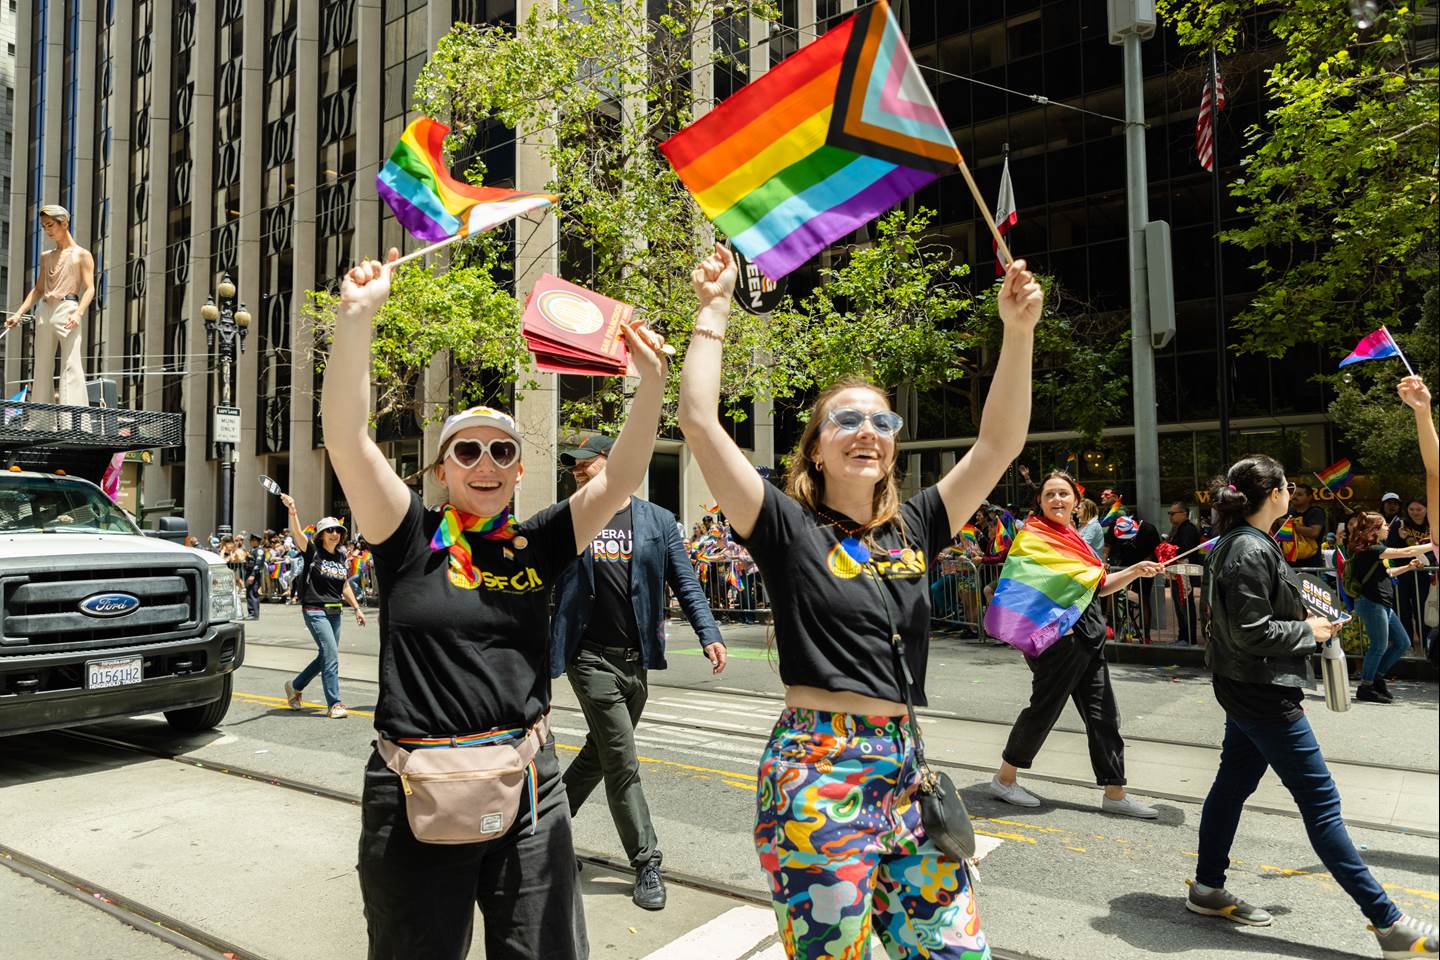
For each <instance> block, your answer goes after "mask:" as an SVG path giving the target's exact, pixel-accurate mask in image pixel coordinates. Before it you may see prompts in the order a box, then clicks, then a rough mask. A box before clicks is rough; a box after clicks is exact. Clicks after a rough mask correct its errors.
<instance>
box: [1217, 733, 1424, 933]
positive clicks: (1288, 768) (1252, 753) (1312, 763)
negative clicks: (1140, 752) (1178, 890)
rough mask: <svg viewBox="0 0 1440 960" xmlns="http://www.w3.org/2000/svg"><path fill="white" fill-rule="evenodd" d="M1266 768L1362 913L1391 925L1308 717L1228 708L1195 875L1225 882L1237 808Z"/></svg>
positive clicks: (1395, 912)
mask: <svg viewBox="0 0 1440 960" xmlns="http://www.w3.org/2000/svg"><path fill="white" fill-rule="evenodd" d="M1266 767H1274V768H1275V773H1276V775H1277V776H1278V777H1279V778H1280V782H1281V783H1283V784H1285V788H1286V789H1287V790H1289V791H1290V795H1291V796H1292V797H1294V798H1295V803H1296V805H1297V806H1299V808H1300V816H1301V817H1302V818H1303V819H1304V821H1305V832H1306V833H1308V834H1309V835H1310V846H1311V847H1313V848H1314V849H1315V852H1316V853H1317V854H1319V856H1320V860H1321V862H1323V863H1324V864H1325V868H1326V869H1327V870H1329V871H1330V876H1332V877H1334V878H1335V881H1336V882H1337V883H1339V884H1340V886H1341V888H1342V889H1344V891H1345V892H1346V893H1348V894H1350V899H1352V900H1354V901H1355V902H1356V903H1357V904H1359V906H1360V911H1361V912H1362V913H1364V914H1365V917H1366V919H1368V920H1369V921H1370V922H1371V923H1373V924H1375V925H1376V926H1377V927H1388V926H1390V925H1391V924H1392V923H1394V922H1395V921H1396V920H1398V919H1400V911H1399V909H1398V908H1396V906H1395V904H1393V903H1391V902H1390V898H1389V897H1388V896H1386V895H1385V891H1384V890H1382V889H1380V884H1379V882H1377V881H1376V879H1375V877H1374V876H1373V875H1372V874H1371V873H1370V869H1369V868H1368V867H1366V866H1365V862H1364V861H1363V860H1361V859H1360V854H1359V853H1357V852H1356V850H1355V845H1354V844H1353V843H1351V842H1350V834H1349V833H1348V832H1347V831H1346V830H1345V820H1344V818H1343V817H1342V816H1341V814H1340V791H1339V790H1338V789H1337V788H1336V787H1335V780H1334V778H1333V777H1331V776H1330V768H1329V767H1327V766H1325V758H1324V757H1322V756H1321V755H1320V744H1318V743H1316V742H1315V734H1314V733H1313V732H1312V731H1311V730H1310V721H1309V720H1308V719H1306V718H1305V717H1301V718H1300V719H1298V720H1295V721H1293V722H1291V723H1283V722H1281V723H1255V722H1251V721H1247V720H1238V719H1236V718H1235V717H1233V716H1229V715H1226V717H1225V742H1224V743H1223V744H1222V745H1221V747H1220V770H1219V772H1218V773H1216V774H1215V783H1214V784H1213V785H1212V786H1211V787H1210V793H1209V795H1208V796H1207V797H1206V798H1205V806H1204V808H1203V809H1202V810H1201V812H1200V850H1199V854H1200V857H1199V862H1198V863H1196V865H1195V879H1196V880H1198V881H1199V882H1200V883H1203V884H1205V885H1206V886H1209V887H1223V886H1225V871H1226V869H1228V868H1229V866H1230V846H1231V844H1233V843H1234V842H1235V831H1236V830H1237V829H1238V828H1239V826H1240V813H1241V810H1242V808H1243V807H1244V804H1245V801H1246V800H1247V799H1249V797H1250V795H1251V794H1252V793H1254V792H1255V787H1256V786H1257V785H1258V784H1259V783H1260V778H1261V777H1262V776H1264V775H1265V769H1266Z"/></svg>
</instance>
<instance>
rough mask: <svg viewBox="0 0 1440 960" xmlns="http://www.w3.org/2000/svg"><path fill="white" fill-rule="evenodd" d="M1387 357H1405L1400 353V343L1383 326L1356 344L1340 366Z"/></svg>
mask: <svg viewBox="0 0 1440 960" xmlns="http://www.w3.org/2000/svg"><path fill="white" fill-rule="evenodd" d="M1387 357H1401V359H1402V360H1403V359H1404V357H1403V356H1401V354H1400V345H1399V344H1398V343H1396V342H1395V338H1394V337H1392V336H1391V335H1390V331H1389V330H1387V329H1386V328H1385V327H1381V328H1380V329H1379V330H1376V331H1375V332H1374V333H1371V334H1367V335H1366V337H1365V339H1363V340H1361V341H1360V342H1359V343H1357V344H1356V345H1355V349H1354V350H1351V351H1350V355H1349V356H1348V357H1346V358H1345V359H1344V360H1341V361H1340V366H1342V367H1347V366H1349V365H1350V364H1352V363H1360V362H1361V361H1364V360H1384V359H1385V358H1387Z"/></svg>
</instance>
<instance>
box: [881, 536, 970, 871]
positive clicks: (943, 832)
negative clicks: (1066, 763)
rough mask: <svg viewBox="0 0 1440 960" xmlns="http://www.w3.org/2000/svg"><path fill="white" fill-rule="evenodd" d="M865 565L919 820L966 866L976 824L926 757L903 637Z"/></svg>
mask: <svg viewBox="0 0 1440 960" xmlns="http://www.w3.org/2000/svg"><path fill="white" fill-rule="evenodd" d="M865 566H866V568H867V573H868V574H869V575H870V577H871V579H872V580H873V581H874V583H875V586H876V589H878V590H879V591H880V600H881V602H882V603H884V604H885V619H886V621H887V622H888V623H889V625H890V649H891V651H892V652H893V653H894V655H895V679H896V682H897V683H898V684H899V685H900V689H901V690H902V691H903V692H904V694H905V712H906V714H907V719H908V720H909V723H910V737H911V739H912V740H913V741H914V742H915V767H916V769H917V770H918V771H919V772H920V783H919V784H918V786H917V789H916V798H917V799H918V800H919V801H920V822H921V823H922V824H924V826H925V835H926V836H928V837H929V838H930V839H931V840H932V841H934V843H935V846H936V847H937V848H938V849H939V850H940V852H941V853H943V854H945V856H947V857H949V858H950V859H952V860H957V861H959V862H960V863H962V864H966V867H967V869H969V866H970V861H971V860H973V859H974V857H975V827H974V825H973V824H972V823H971V822H970V812H969V811H968V810H966V809H965V801H964V800H962V799H960V793H959V791H958V790H956V789H955V783H954V781H952V780H951V779H950V775H949V774H946V773H936V772H935V770H933V769H932V768H931V766H930V764H929V763H928V762H927V761H926V759H925V741H924V740H923V739H921V737H920V724H919V722H918V721H917V720H916V719H915V701H914V699H913V698H912V697H911V695H910V687H911V685H912V684H913V683H914V678H913V676H912V675H911V673H910V664H909V662H908V661H907V660H906V659H905V639H904V638H903V637H901V636H900V629H899V627H898V626H896V625H895V617H894V615H893V614H892V613H891V611H890V598H889V597H888V596H886V592H885V587H884V585H883V584H881V583H880V578H879V575H878V574H876V573H874V570H873V568H872V567H870V564H868V563H867V564H866V565H865ZM971 876H972V877H973V876H974V874H973V872H972V874H971Z"/></svg>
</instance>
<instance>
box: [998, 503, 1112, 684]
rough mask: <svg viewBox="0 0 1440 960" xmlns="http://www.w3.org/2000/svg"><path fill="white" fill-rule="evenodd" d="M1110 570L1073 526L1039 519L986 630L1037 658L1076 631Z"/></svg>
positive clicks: (1020, 545)
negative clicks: (1082, 616)
mask: <svg viewBox="0 0 1440 960" xmlns="http://www.w3.org/2000/svg"><path fill="white" fill-rule="evenodd" d="M1104 582H1105V565H1104V564H1103V563H1101V561H1100V558H1099V557H1097V556H1095V551H1093V550H1091V549H1090V546H1089V545H1088V544H1087V543H1086V542H1085V541H1084V540H1082V539H1080V534H1078V533H1077V532H1076V531H1075V529H1074V528H1073V527H1071V526H1069V525H1062V524H1057V523H1052V522H1050V521H1049V520H1047V519H1045V518H1043V517H1037V518H1035V519H1032V520H1031V521H1030V522H1028V523H1026V524H1025V526H1023V527H1021V528H1020V530H1019V532H1018V533H1017V534H1016V535H1015V542H1014V543H1013V544H1012V545H1011V547H1010V554H1009V556H1007V557H1006V558H1005V566H1004V567H1002V568H1001V570H1000V579H999V581H998V582H997V583H996V585H995V597H994V599H993V600H992V601H991V603H990V606H989V607H988V608H987V609H986V610H985V631H986V632H987V633H989V634H990V636H992V637H995V638H996V639H997V640H1003V641H1004V642H1005V643H1008V644H1009V645H1010V646H1012V647H1014V648H1015V649H1017V650H1019V651H1020V652H1021V653H1023V654H1025V655H1026V656H1030V657H1037V656H1039V655H1040V654H1041V653H1043V652H1044V651H1045V650H1046V649H1048V648H1049V647H1050V645H1051V644H1053V643H1054V642H1055V641H1056V640H1058V639H1060V638H1061V637H1062V636H1064V635H1065V633H1066V631H1068V630H1069V629H1070V628H1071V627H1073V626H1075V624H1076V622H1077V621H1078V620H1079V619H1080V615H1081V614H1082V613H1084V612H1085V608H1086V607H1088V606H1089V605H1090V601H1091V600H1092V599H1094V597H1095V591H1096V590H1098V589H1099V588H1100V585H1101V584H1102V583H1104Z"/></svg>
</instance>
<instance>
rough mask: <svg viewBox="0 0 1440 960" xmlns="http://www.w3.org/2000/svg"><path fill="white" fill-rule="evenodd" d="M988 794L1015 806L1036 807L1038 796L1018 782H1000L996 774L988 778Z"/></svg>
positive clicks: (1038, 802) (1038, 803) (1038, 800)
mask: <svg viewBox="0 0 1440 960" xmlns="http://www.w3.org/2000/svg"><path fill="white" fill-rule="evenodd" d="M990 795H991V796H992V797H994V798H995V799H997V800H1004V801H1005V802H1006V803H1013V804H1014V805H1015V806H1017V807H1038V806H1040V798H1039V797H1037V796H1035V794H1033V793H1031V792H1030V791H1029V790H1026V789H1025V788H1024V787H1022V786H1020V784H1018V783H1001V782H1000V778H999V777H998V776H995V777H991V778H990Z"/></svg>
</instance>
